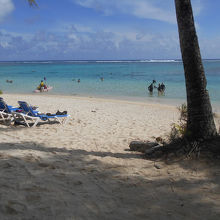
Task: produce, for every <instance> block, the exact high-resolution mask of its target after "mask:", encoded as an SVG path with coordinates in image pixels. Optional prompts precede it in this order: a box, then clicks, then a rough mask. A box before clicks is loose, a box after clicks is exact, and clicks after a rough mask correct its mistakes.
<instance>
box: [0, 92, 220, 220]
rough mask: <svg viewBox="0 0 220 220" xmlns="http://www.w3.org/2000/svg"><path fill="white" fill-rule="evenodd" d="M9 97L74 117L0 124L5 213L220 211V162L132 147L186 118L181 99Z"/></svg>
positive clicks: (93, 215) (144, 215) (183, 214)
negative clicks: (154, 154) (161, 156)
mask: <svg viewBox="0 0 220 220" xmlns="http://www.w3.org/2000/svg"><path fill="white" fill-rule="evenodd" d="M2 97H3V98H4V100H5V101H6V102H7V104H9V105H13V106H17V101H18V100H24V101H27V102H28V103H30V104H32V105H36V106H38V107H39V110H40V111H41V112H45V113H48V112H50V113H55V112H56V111H57V110H60V111H64V110H67V111H68V114H70V115H71V118H70V120H69V122H68V123H67V124H66V125H60V124H40V125H39V126H37V127H36V128H27V127H24V126H17V127H14V126H5V125H3V124H1V125H0V139H1V143H0V175H1V178H0V186H1V187H0V196H1V197H0V198H1V199H0V219H62V220H63V219H65V220H70V219H77V220H78V219H118V220H119V219H131V220H134V219H219V218H220V209H219V207H220V170H219V165H217V164H216V162H213V163H210V162H209V163H208V162H207V161H205V160H202V159H200V162H198V161H197V162H196V161H193V160H187V159H185V160H181V161H167V162H166V163H165V162H162V161H151V160H146V159H143V157H142V154H140V153H137V152H130V151H128V149H129V143H130V142H131V141H133V140H149V141H154V140H155V137H158V136H161V137H165V136H166V135H167V134H168V133H169V131H170V125H171V124H172V123H173V122H176V121H177V120H178V117H179V113H178V111H177V109H176V107H175V106H169V105H164V104H163V105H161V104H152V103H141V102H131V101H122V100H121V101H120V100H111V99H96V98H92V97H90V98H89V97H88V98H86V97H84V98H83V97H72V96H52V95H51V96H50V95H41V94H40V95H18V94H17V95H15V94H3V95H2ZM218 123H219V119H217V120H216V124H217V126H219V124H218ZM155 164H156V165H157V166H155ZM158 168H159V169H158Z"/></svg>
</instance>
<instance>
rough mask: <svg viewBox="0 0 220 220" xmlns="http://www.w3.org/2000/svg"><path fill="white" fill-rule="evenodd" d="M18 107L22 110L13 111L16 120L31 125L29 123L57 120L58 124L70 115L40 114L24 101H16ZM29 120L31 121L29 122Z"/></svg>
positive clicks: (63, 122)
mask: <svg viewBox="0 0 220 220" xmlns="http://www.w3.org/2000/svg"><path fill="white" fill-rule="evenodd" d="M18 103H19V106H20V108H21V109H22V112H13V113H12V114H13V117H14V118H15V121H16V120H22V121H24V123H25V124H26V125H27V126H28V127H31V126H30V124H32V123H33V126H32V127H35V126H36V125H37V124H38V123H39V122H40V121H49V122H50V121H51V120H53V121H57V122H59V123H60V124H65V123H66V122H67V120H68V118H69V117H70V115H67V114H65V115H56V114H50V115H46V114H41V113H39V112H36V111H34V110H33V109H32V107H31V106H30V105H29V104H28V103H27V102H24V101H18ZM30 121H31V122H30Z"/></svg>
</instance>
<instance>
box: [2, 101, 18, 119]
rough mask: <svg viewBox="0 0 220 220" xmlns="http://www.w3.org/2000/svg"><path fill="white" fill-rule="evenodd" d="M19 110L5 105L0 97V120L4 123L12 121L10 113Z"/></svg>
mask: <svg viewBox="0 0 220 220" xmlns="http://www.w3.org/2000/svg"><path fill="white" fill-rule="evenodd" d="M17 110H19V108H15V107H13V106H11V105H7V104H6V103H5V101H4V100H3V98H2V97H0V118H1V120H3V122H4V123H5V121H6V120H11V121H13V115H12V112H15V111H17Z"/></svg>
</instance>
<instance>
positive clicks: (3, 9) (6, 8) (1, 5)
mask: <svg viewBox="0 0 220 220" xmlns="http://www.w3.org/2000/svg"><path fill="white" fill-rule="evenodd" d="M13 10H14V5H13V3H12V1H11V0H0V22H1V21H2V20H3V19H4V18H5V17H6V16H7V15H8V14H10V13H11V12H12V11H13Z"/></svg>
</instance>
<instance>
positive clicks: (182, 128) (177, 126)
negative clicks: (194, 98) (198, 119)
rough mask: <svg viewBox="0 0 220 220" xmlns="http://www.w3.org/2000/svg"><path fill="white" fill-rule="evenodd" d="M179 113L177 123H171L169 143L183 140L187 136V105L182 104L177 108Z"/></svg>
mask: <svg viewBox="0 0 220 220" xmlns="http://www.w3.org/2000/svg"><path fill="white" fill-rule="evenodd" d="M177 109H178V110H179V112H180V117H179V120H178V123H173V124H172V127H171V132H170V135H169V141H170V142H173V141H174V140H176V139H180V138H183V137H184V136H185V135H186V134H187V129H186V126H187V105H186V104H185V103H184V104H182V105H181V106H180V107H178V108H177Z"/></svg>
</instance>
